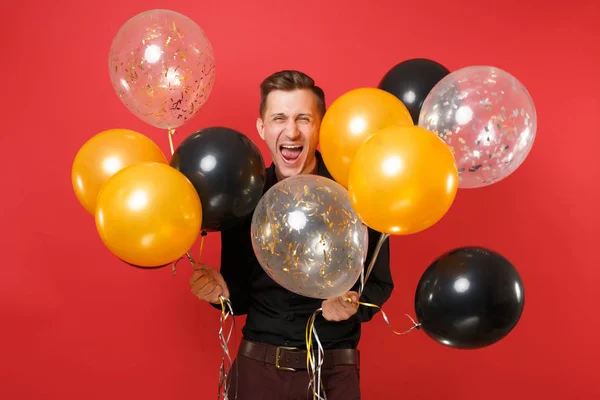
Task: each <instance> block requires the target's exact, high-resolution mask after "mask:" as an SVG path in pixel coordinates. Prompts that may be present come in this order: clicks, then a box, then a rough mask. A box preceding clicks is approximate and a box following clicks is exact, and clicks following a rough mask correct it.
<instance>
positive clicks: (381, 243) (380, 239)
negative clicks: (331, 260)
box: [358, 233, 390, 297]
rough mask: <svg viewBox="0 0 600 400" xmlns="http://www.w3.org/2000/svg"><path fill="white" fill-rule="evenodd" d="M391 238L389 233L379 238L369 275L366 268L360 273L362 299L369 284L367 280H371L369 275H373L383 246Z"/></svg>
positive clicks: (368, 270)
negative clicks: (365, 270) (365, 271)
mask: <svg viewBox="0 0 600 400" xmlns="http://www.w3.org/2000/svg"><path fill="white" fill-rule="evenodd" d="M388 237H390V235H389V234H388V233H382V234H381V237H380V238H379V241H378V242H377V246H375V251H374V252H373V258H372V259H371V262H370V263H369V266H368V268H367V274H366V275H365V274H364V268H363V270H362V271H361V273H360V290H359V291H358V297H360V296H361V295H362V292H363V290H364V289H365V283H366V282H367V279H369V275H371V272H372V271H373V267H374V266H375V262H376V261H377V257H378V256H379V252H380V251H381V247H382V246H383V243H384V242H385V241H386V239H387V238H388Z"/></svg>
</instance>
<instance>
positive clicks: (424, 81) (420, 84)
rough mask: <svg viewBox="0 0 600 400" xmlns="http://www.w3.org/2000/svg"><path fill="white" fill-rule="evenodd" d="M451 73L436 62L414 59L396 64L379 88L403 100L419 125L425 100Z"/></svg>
mask: <svg viewBox="0 0 600 400" xmlns="http://www.w3.org/2000/svg"><path fill="white" fill-rule="evenodd" d="M449 73H450V71H449V70H448V69H447V68H446V67H444V66H443V65H441V64H440V63H438V62H436V61H433V60H428V59H426V58H414V59H411V60H406V61H403V62H401V63H399V64H396V65H395V66H394V67H393V68H392V69H390V70H389V71H388V72H387V73H386V74H385V75H384V76H383V78H382V79H381V81H380V82H379V85H378V86H377V87H378V88H379V89H382V90H385V91H386V92H388V93H391V94H393V95H394V96H396V97H397V98H399V99H400V100H402V103H404V105H405V106H406V108H407V109H408V111H409V112H410V116H411V117H412V120H413V122H414V123H415V124H417V123H418V122H419V113H420V112H421V106H422V105H423V102H424V101H425V98H426V97H427V95H428V94H429V92H430V91H431V89H433V87H434V86H435V85H436V84H437V83H438V82H439V81H440V80H442V78H444V77H445V76H446V75H448V74H449Z"/></svg>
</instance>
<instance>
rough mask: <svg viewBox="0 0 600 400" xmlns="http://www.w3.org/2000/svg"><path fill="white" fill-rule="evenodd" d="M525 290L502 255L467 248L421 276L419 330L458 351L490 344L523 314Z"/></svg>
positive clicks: (417, 299)
mask: <svg viewBox="0 0 600 400" xmlns="http://www.w3.org/2000/svg"><path fill="white" fill-rule="evenodd" d="M524 304H525V290H524V287H523V282H522V280H521V277H520V276H519V273H518V272H517V270H516V269H515V267H514V266H513V265H512V264H511V263H510V261H508V260H507V259H506V258H505V257H503V256H502V255H500V254H498V253H496V252H494V251H492V250H489V249H485V248H481V247H463V248H459V249H455V250H452V251H450V252H448V253H446V254H444V255H442V256H440V257H439V258H438V259H436V260H435V261H434V262H433V263H432V264H431V265H430V266H429V268H427V270H426V271H425V273H424V274H423V276H422V277H421V279H420V281H419V284H418V286H417V291H416V294H415V310H416V315H417V319H418V320H419V322H420V324H421V328H422V329H423V330H424V331H425V332H426V333H427V335H428V336H430V337H431V338H433V339H434V340H435V341H437V342H438V343H441V344H443V345H445V346H449V347H454V348H458V349H477V348H481V347H486V346H490V345H492V344H494V343H496V342H498V341H499V340H501V339H503V338H504V337H505V336H506V335H508V334H509V333H510V332H511V331H512V330H513V328H514V327H515V326H516V324H517V322H518V321H519V319H520V318H521V314H522V313H523V307H524Z"/></svg>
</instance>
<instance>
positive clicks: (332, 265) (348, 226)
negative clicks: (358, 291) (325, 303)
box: [251, 175, 368, 299]
mask: <svg viewBox="0 0 600 400" xmlns="http://www.w3.org/2000/svg"><path fill="white" fill-rule="evenodd" d="M251 236H252V246H253V248H254V252H255V254H256V257H257V259H258V261H259V263H260V265H261V266H262V267H263V269H264V270H265V271H266V273H267V274H268V275H269V276H270V277H271V278H272V279H273V280H274V281H275V282H277V283H278V284H279V285H281V286H283V287H284V288H286V289H287V290H289V291H291V292H294V293H297V294H299V295H302V296H306V297H312V298H318V299H327V298H332V297H336V296H341V295H343V294H344V293H346V292H348V291H349V290H350V289H351V288H352V287H353V286H354V284H355V283H356V282H357V280H358V278H359V276H360V273H361V271H362V269H363V266H364V260H365V258H366V255H367V251H368V230H367V227H366V226H364V225H363V224H362V222H361V220H360V218H358V216H357V215H356V213H355V212H354V210H353V209H352V205H351V204H350V199H349V197H348V192H347V191H346V189H344V187H342V186H341V185H340V184H338V183H336V182H335V181H333V180H331V179H328V178H325V177H321V176H317V175H297V176H293V177H290V178H287V179H284V180H282V181H280V182H278V183H277V184H275V185H274V186H273V187H271V188H270V189H269V190H268V191H267V193H265V195H264V197H263V198H262V199H261V200H260V202H259V203H258V206H257V207H256V210H255V212H254V215H253V216H252V226H251Z"/></svg>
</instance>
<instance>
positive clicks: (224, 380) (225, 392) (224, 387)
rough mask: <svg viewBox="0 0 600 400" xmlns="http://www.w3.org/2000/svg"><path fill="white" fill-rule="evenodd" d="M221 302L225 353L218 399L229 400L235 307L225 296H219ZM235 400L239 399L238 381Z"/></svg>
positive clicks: (222, 346)
mask: <svg viewBox="0 0 600 400" xmlns="http://www.w3.org/2000/svg"><path fill="white" fill-rule="evenodd" d="M219 302H220V303H221V318H220V319H219V325H220V326H219V342H220V345H221V349H222V351H223V353H222V356H221V366H220V368H219V390H218V396H217V399H221V398H223V400H228V399H229V389H230V387H229V385H230V383H231V381H230V379H229V372H230V371H231V368H232V366H233V361H232V358H231V354H230V352H229V341H230V339H231V334H232V333H234V332H235V318H234V317H233V307H232V306H231V301H229V299H226V298H225V297H223V296H219ZM229 316H231V325H230V326H229V332H228V333H227V336H225V335H224V330H225V323H226V321H227V319H228V318H229ZM236 369H237V368H236ZM234 399H237V379H236V392H235V397H234Z"/></svg>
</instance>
